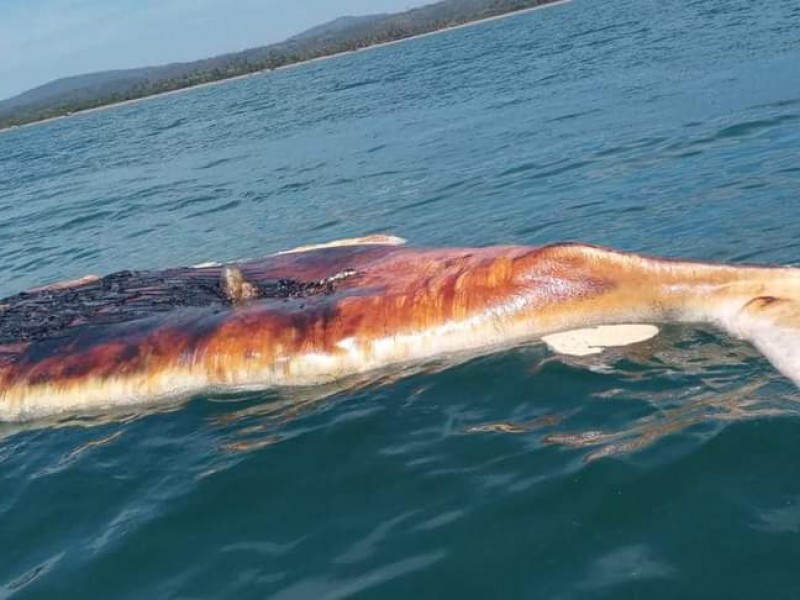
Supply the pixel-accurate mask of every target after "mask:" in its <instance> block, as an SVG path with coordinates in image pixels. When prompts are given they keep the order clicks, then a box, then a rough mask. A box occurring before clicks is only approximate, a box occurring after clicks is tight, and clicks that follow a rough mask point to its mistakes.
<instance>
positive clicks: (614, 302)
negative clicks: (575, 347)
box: [545, 244, 800, 386]
mask: <svg viewBox="0 0 800 600" xmlns="http://www.w3.org/2000/svg"><path fill="white" fill-rule="evenodd" d="M549 254H550V259H549V262H548V263H547V264H548V265H549V266H548V269H549V270H550V271H552V270H553V267H552V265H553V264H555V265H556V268H555V270H556V271H557V272H558V273H559V276H560V277H564V278H568V279H572V280H579V281H592V280H596V281H598V282H599V283H598V285H597V286H596V287H597V288H598V289H599V290H600V291H598V292H597V293H594V294H592V293H589V294H583V295H581V296H579V297H578V302H577V303H570V302H561V303H557V304H556V305H554V312H555V313H556V314H557V315H558V317H559V319H558V320H559V321H560V322H561V323H565V324H568V326H567V327H556V328H554V329H556V330H559V329H560V330H562V331H564V330H569V329H574V327H573V326H577V327H587V326H588V327H596V326H598V325H617V324H620V323H652V324H658V323H667V322H683V323H709V324H712V325H714V326H716V327H718V328H720V329H722V330H723V331H725V332H726V333H728V334H730V335H732V336H734V337H736V338H739V339H743V340H746V341H748V342H750V343H752V344H753V345H754V346H755V347H756V348H757V349H758V350H759V351H760V352H761V353H762V354H763V355H764V356H766V358H767V359H768V360H769V361H770V362H771V363H772V364H773V365H774V366H775V367H776V368H777V369H778V370H779V371H780V372H781V373H783V374H784V375H785V376H786V377H788V378H789V379H791V380H792V381H794V382H795V383H796V384H797V385H798V386H800V269H799V268H792V267H758V266H739V265H725V264H712V263H702V262H689V261H680V260H671V259H661V258H654V257H648V256H642V255H637V254H629V253H625V252H618V251H615V250H610V249H606V248H599V247H594V246H587V245H583V244H561V245H556V246H553V247H551V248H550V249H549ZM550 271H548V272H550ZM602 333H603V332H602V331H599V332H598V331H597V330H593V331H592V336H593V337H595V338H596V337H597V336H598V335H599V334H602ZM634 333H635V335H634V336H633V337H634V338H636V337H637V336H639V330H636V331H634ZM550 337H551V338H552V336H550ZM601 337H602V336H601ZM647 337H648V336H647V335H645V336H644V338H643V339H647ZM556 339H557V341H559V340H558V338H556ZM598 339H599V341H594V342H593V344H596V345H597V346H598V347H607V346H613V345H618V344H615V343H607V342H606V341H605V340H604V339H600V338H598ZM545 341H546V342H548V338H547V337H546V338H545ZM634 341H635V340H634ZM548 343H549V342H548ZM584 346H586V344H584ZM551 347H553V346H552V344H551ZM591 347H592V344H589V348H590V350H591ZM586 353H591V352H586Z"/></svg>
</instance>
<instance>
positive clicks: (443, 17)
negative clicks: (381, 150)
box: [0, 0, 555, 129]
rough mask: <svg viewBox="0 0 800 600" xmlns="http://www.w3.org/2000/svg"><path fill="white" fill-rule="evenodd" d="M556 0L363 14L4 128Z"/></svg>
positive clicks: (47, 109)
mask: <svg viewBox="0 0 800 600" xmlns="http://www.w3.org/2000/svg"><path fill="white" fill-rule="evenodd" d="M553 1H555V0H444V1H442V2H438V3H436V4H432V5H429V6H424V7H422V8H418V9H413V10H409V11H407V12H404V13H399V14H394V15H387V16H381V17H376V18H374V19H365V20H363V21H362V20H359V21H358V22H356V23H355V24H354V25H352V26H350V27H343V28H339V29H335V30H331V31H324V30H323V31H321V32H320V33H318V34H316V35H313V36H310V37H308V36H303V35H301V36H298V37H296V38H291V39H289V40H287V41H285V42H281V43H279V44H273V45H271V46H264V47H261V48H254V49H251V50H245V51H242V52H238V53H234V54H227V55H223V56H218V57H214V58H209V59H204V60H200V61H196V62H194V63H187V64H183V65H167V66H165V67H156V68H152V69H148V70H146V72H147V75H146V76H143V77H142V78H140V79H139V80H136V81H125V82H124V83H117V84H116V85H110V84H109V85H105V86H99V87H96V88H94V87H87V88H86V89H84V90H81V91H80V92H71V93H69V94H64V95H63V97H61V98H58V97H57V98H53V99H49V100H48V101H46V102H42V103H31V104H30V105H28V106H19V107H15V108H14V109H12V110H10V111H9V112H5V113H4V112H0V129H2V128H7V127H12V126H16V125H24V124H27V123H32V122H35V121H41V120H45V119H49V118H55V117H60V116H65V115H70V114H73V113H76V112H80V111H85V110H89V109H92V108H98V107H101V106H107V105H110V104H116V103H120V102H125V101H127V100H135V99H139V98H145V97H147V96H153V95H156V94H163V93H165V92H170V91H174V90H180V89H183V88H188V87H192V86H196V85H200V84H204V83H210V82H214V81H220V80H224V79H230V78H232V77H238V76H241V75H247V74H250V73H258V72H261V71H270V70H274V69H277V68H280V67H285V66H288V65H291V64H295V63H300V62H304V61H308V60H312V59H315V58H321V57H324V56H331V55H334V54H341V53H345V52H353V51H357V50H361V49H363V48H368V47H369V46H374V45H376V44H382V43H386V42H392V41H396V40H402V39H404V38H408V37H413V36H417V35H422V34H425V33H431V32H434V31H439V30H442V29H447V28H450V27H455V26H458V25H463V24H465V23H470V22H472V21H477V20H481V19H486V18H490V17H494V16H499V15H502V14H506V13H511V12H515V11H519V10H525V9H528V8H533V7H535V6H538V5H541V4H546V3H549V2H553Z"/></svg>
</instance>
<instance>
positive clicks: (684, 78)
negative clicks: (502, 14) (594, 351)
mask: <svg viewBox="0 0 800 600" xmlns="http://www.w3.org/2000/svg"><path fill="white" fill-rule="evenodd" d="M799 194H800V4H798V3H797V2H796V0H764V1H763V2H758V3H755V2H751V1H749V0H748V1H745V0H724V1H723V0H694V1H691V0H681V1H678V0H658V1H657V0H614V1H613V2H599V1H597V0H575V1H574V2H571V3H568V4H563V5H559V6H554V7H551V8H547V9H544V10H540V11H536V12H532V13H526V14H522V15H517V16H515V17H512V18H508V19H505V20H500V21H495V22H491V23H486V24H482V25H480V26H476V27H473V28H467V29H461V30H458V31H453V32H448V33H445V34H441V35H436V36H431V37H426V38H423V39H418V40H414V41H411V42H408V43H404V44H399V45H393V46H388V47H383V48H379V49H375V50H371V51H365V52H358V53H353V54H349V55H346V56H343V57H339V58H336V59H333V60H328V61H322V62H317V63H314V64H308V65H304V66H300V67H297V68H293V69H288V70H284V71H280V72H274V73H270V74H264V75H258V76H254V77H250V78H247V79H243V80H239V81H235V82H230V83H227V84H224V85H218V86H212V87H206V88H202V89H197V90H193V91H189V92H187V93H182V94H177V95H172V96H167V97H162V98H158V99H153V100H150V101H147V102H142V103H138V104H132V105H128V106H124V107H119V108H115V109H112V110H107V111H100V112H96V113H92V114H86V115H80V116H77V117H74V118H70V119H65V120H60V121H56V122H51V123H48V124H44V125H40V126H35V127H29V128H24V129H17V130H13V131H7V132H2V133H0V274H1V275H0V296H5V295H8V294H11V293H14V292H17V291H20V290H23V289H25V288H27V287H30V286H32V285H37V284H43V283H48V282H52V281H56V280H61V279H67V278H72V277H77V276H81V275H84V274H86V273H107V272H112V271H116V270H121V269H126V268H158V267H166V266H173V265H180V264H192V263H197V262H201V261H207V260H230V259H236V258H241V257H252V256H259V255H263V254H266V253H269V252H272V251H276V250H280V249H284V248H287V247H291V246H296V245H300V244H305V243H310V242H318V241H325V240H331V239H336V238H340V237H347V236H353V235H362V234H367V233H374V232H391V233H394V234H397V235H402V236H404V237H407V238H408V239H409V240H410V241H411V242H412V243H418V244H436V245H466V244H473V245H487V244H494V243H525V244H543V243H548V242H552V241H557V240H582V241H587V242H593V243H597V244H606V245H611V246H615V247H619V248H624V249H628V250H636V251H641V252H647V253H655V254H661V255H670V256H690V257H695V258H700V259H713V260H725V261H745V262H748V261H749V262H768V263H772V262H776V263H797V262H798V261H800V219H798V216H800V210H799V207H800V205H799V202H800V195H799ZM319 396H320V395H319V394H317V395H314V394H312V393H304V394H302V395H300V394H297V395H292V396H285V395H278V394H274V393H263V394H251V395H247V396H244V397H241V396H240V397H234V398H230V397H224V398H223V397H219V398H217V397H198V398H195V399H193V400H192V401H190V402H188V403H186V404H184V405H182V406H180V407H170V408H168V409H167V408H165V409H164V410H157V411H151V412H145V413H139V414H136V413H134V414H124V415H111V416H107V417H105V418H99V417H98V418H82V419H67V420H65V421H63V422H59V423H48V424H38V425H33V426H27V427H11V426H7V425H6V426H0V598H7V597H15V598H16V597H19V598H38V597H48V598H49V597H54V596H57V595H64V596H67V597H74V598H152V597H156V598H229V597H233V596H236V597H237V598H266V597H274V598H280V599H304V598H309V599H317V598H347V597H358V598H442V597H458V598H648V599H653V598H797V597H800V570H798V568H797V565H798V562H799V561H800V403H798V401H800V394H799V393H798V391H797V390H796V388H795V387H793V386H792V385H791V384H789V383H788V382H787V381H786V380H784V379H783V378H782V377H780V376H779V375H778V374H776V373H775V371H774V370H773V369H772V368H771V367H770V365H769V364H768V363H767V362H766V361H765V360H764V359H763V358H761V357H760V356H759V355H758V354H757V353H756V352H755V351H754V350H753V349H752V348H751V347H749V346H748V345H747V344H744V343H741V342H738V341H736V340H732V339H730V338H727V337H725V336H724V335H721V334H719V333H718V332H716V331H714V330H712V329H704V328H700V329H698V328H695V327H688V326H669V327H666V328H665V329H664V331H663V334H662V335H661V336H659V337H657V338H656V339H654V340H652V341H650V342H647V343H645V344H641V345H639V346H636V347H632V348H629V349H625V350H620V351H616V352H613V353H608V354H606V355H603V356H599V357H591V358H586V359H566V358H562V357H558V356H553V355H551V354H550V353H549V352H547V350H545V349H544V348H543V347H541V346H539V345H532V346H530V347H525V348H520V349H516V350H512V351H508V352H504V353H502V354H498V355H494V356H490V357H484V358H480V359H476V360H473V361H471V362H469V363H467V364H463V365H460V366H457V367H454V368H449V369H441V370H439V369H431V370H430V371H429V372H423V373H418V374H415V375H413V376H410V377H407V378H387V379H386V380H384V381H381V382H380V383H378V384H370V385H368V386H365V387H362V388H359V389H351V390H340V391H335V392H333V393H330V394H328V395H326V396H325V397H323V398H320V397H319Z"/></svg>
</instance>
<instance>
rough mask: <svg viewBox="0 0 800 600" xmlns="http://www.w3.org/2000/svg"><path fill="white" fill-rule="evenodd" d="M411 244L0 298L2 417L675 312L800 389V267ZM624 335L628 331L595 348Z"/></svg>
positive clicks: (265, 381) (581, 250) (300, 381)
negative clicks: (752, 351) (733, 339)
mask: <svg viewBox="0 0 800 600" xmlns="http://www.w3.org/2000/svg"><path fill="white" fill-rule="evenodd" d="M401 242H402V240H400V239H399V238H394V237H390V236H371V237H367V238H359V239H356V240H345V241H341V242H334V243H331V244H325V245H321V246H310V247H304V248H298V249H296V250H294V251H288V252H285V253H279V254H275V255H271V256H268V257H266V258H263V259H260V260H252V261H243V262H238V263H234V264H229V265H216V264H207V265H199V266H196V267H190V268H177V269H168V270H165V271H124V272H121V273H115V274H112V275H108V276H106V277H94V276H88V277H85V278H83V279H80V280H77V281H73V282H67V283H63V284H57V285H54V286H48V287H45V288H39V289H35V290H31V291H29V292H25V293H21V294H18V295H16V296H12V297H9V298H6V299H4V300H0V419H2V420H6V421H24V420H30V419H35V418H39V417H44V416H52V415H58V414H62V413H72V412H78V411H81V412H82V411H92V412H94V411H101V410H104V409H108V408H113V407H120V406H130V405H136V404H145V403H153V402H157V401H161V400H165V399H175V398H180V397H185V396H188V395H191V394H195V393H199V392H206V391H228V390H230V391H237V390H257V389H266V388H272V387H279V386H298V385H316V384H322V383H327V382H331V381H335V380H338V379H341V378H344V377H346V376H349V375H353V374H357V373H364V372H367V371H370V370H374V369H379V368H382V367H387V366H394V365H407V364H409V363H414V362H419V361H424V360H426V359H430V358H434V357H439V356H448V355H453V354H456V355H458V356H461V355H463V356H470V355H472V356H474V355H476V354H479V353H485V352H490V351H493V350H496V349H501V348H504V347H509V346H513V345H515V344H520V343H525V342H528V341H533V340H537V339H541V338H543V337H544V338H545V340H546V341H550V342H551V346H552V347H554V348H557V349H558V348H559V347H563V346H564V343H565V342H564V339H563V336H561V335H560V334H559V332H565V331H570V330H576V329H580V330H582V334H581V335H582V336H583V337H586V336H587V335H588V337H590V338H591V337H592V335H595V336H597V335H602V334H603V333H604V331H605V330H604V329H603V327H600V328H599V329H589V330H588V333H587V329H586V328H594V327H598V326H607V325H614V324H656V323H660V322H667V321H680V322H702V323H711V324H714V325H716V326H718V327H720V328H721V329H723V330H725V331H727V332H728V333H730V334H732V335H734V336H737V337H740V338H743V339H746V340H749V341H750V342H752V343H753V344H754V345H755V346H756V347H757V348H759V349H760V350H761V351H762V352H763V353H764V354H765V355H766V356H767V357H768V358H769V359H770V360H771V361H772V363H773V364H774V365H775V366H776V367H777V368H778V369H779V370H780V371H782V372H783V373H784V374H785V375H786V376H788V377H789V378H791V379H793V380H794V381H795V382H796V383H800V269H793V268H784V267H752V266H731V265H716V264H707V263H698V262H684V261H678V260H666V259H658V258H650V257H644V256H639V255H634V254H628V253H623V252H617V251H613V250H608V249H603V248H598V247H593V246H588V245H581V244H555V245H550V246H544V247H538V248H534V247H520V246H502V247H489V248H446V249H438V248H414V247H409V246H405V245H402V243H401ZM653 331H655V330H653ZM616 335H617V336H618V335H619V331H617V332H616ZM650 335H652V334H651V333H648V330H646V329H645V330H644V333H643V330H642V328H641V327H640V328H634V329H633V330H630V331H627V332H623V337H625V338H626V339H628V338H629V339H628V341H636V340H638V339H645V338H647V337H649V336H650ZM548 336H552V337H548ZM631 336H632V337H631ZM573 341H574V340H573ZM616 343H625V340H622V341H619V340H617V341H614V340H613V339H610V341H607V342H603V341H602V340H601V341H600V342H597V341H596V340H595V341H592V340H589V341H588V342H587V341H586V340H584V343H583V346H585V347H588V348H589V349H588V350H587V352H592V351H596V349H597V347H602V346H603V345H604V344H605V345H614V344H616ZM567 345H569V344H567ZM579 345H580V344H579ZM459 353H460V354H459Z"/></svg>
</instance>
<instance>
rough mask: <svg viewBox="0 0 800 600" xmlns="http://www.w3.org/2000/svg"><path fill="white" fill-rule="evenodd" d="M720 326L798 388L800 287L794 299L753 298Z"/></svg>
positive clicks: (778, 295) (778, 296) (768, 295)
mask: <svg viewBox="0 0 800 600" xmlns="http://www.w3.org/2000/svg"><path fill="white" fill-rule="evenodd" d="M722 325H723V327H724V329H726V330H727V331H728V332H729V333H731V334H733V335H734V336H736V337H739V338H741V339H745V340H747V341H749V342H751V343H752V344H753V345H754V346H755V347H756V348H757V349H758V350H759V351H760V352H761V353H762V354H763V355H764V356H766V357H767V359H769V361H770V362H771V363H772V364H773V365H774V366H775V368H777V369H778V370H779V371H780V372H781V373H783V374H784V375H785V376H786V377H788V378H789V379H791V380H792V381H794V383H795V384H797V385H798V386H800V286H798V291H797V293H796V294H795V295H788V294H786V293H785V290H784V292H783V293H780V292H778V293H776V294H775V295H772V294H771V293H766V294H760V295H756V296H754V297H753V298H751V299H750V300H749V301H747V302H746V303H745V304H744V305H743V306H742V307H741V308H740V309H739V310H738V311H736V312H735V313H732V314H729V315H726V316H725V317H724V318H723V319H722Z"/></svg>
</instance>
